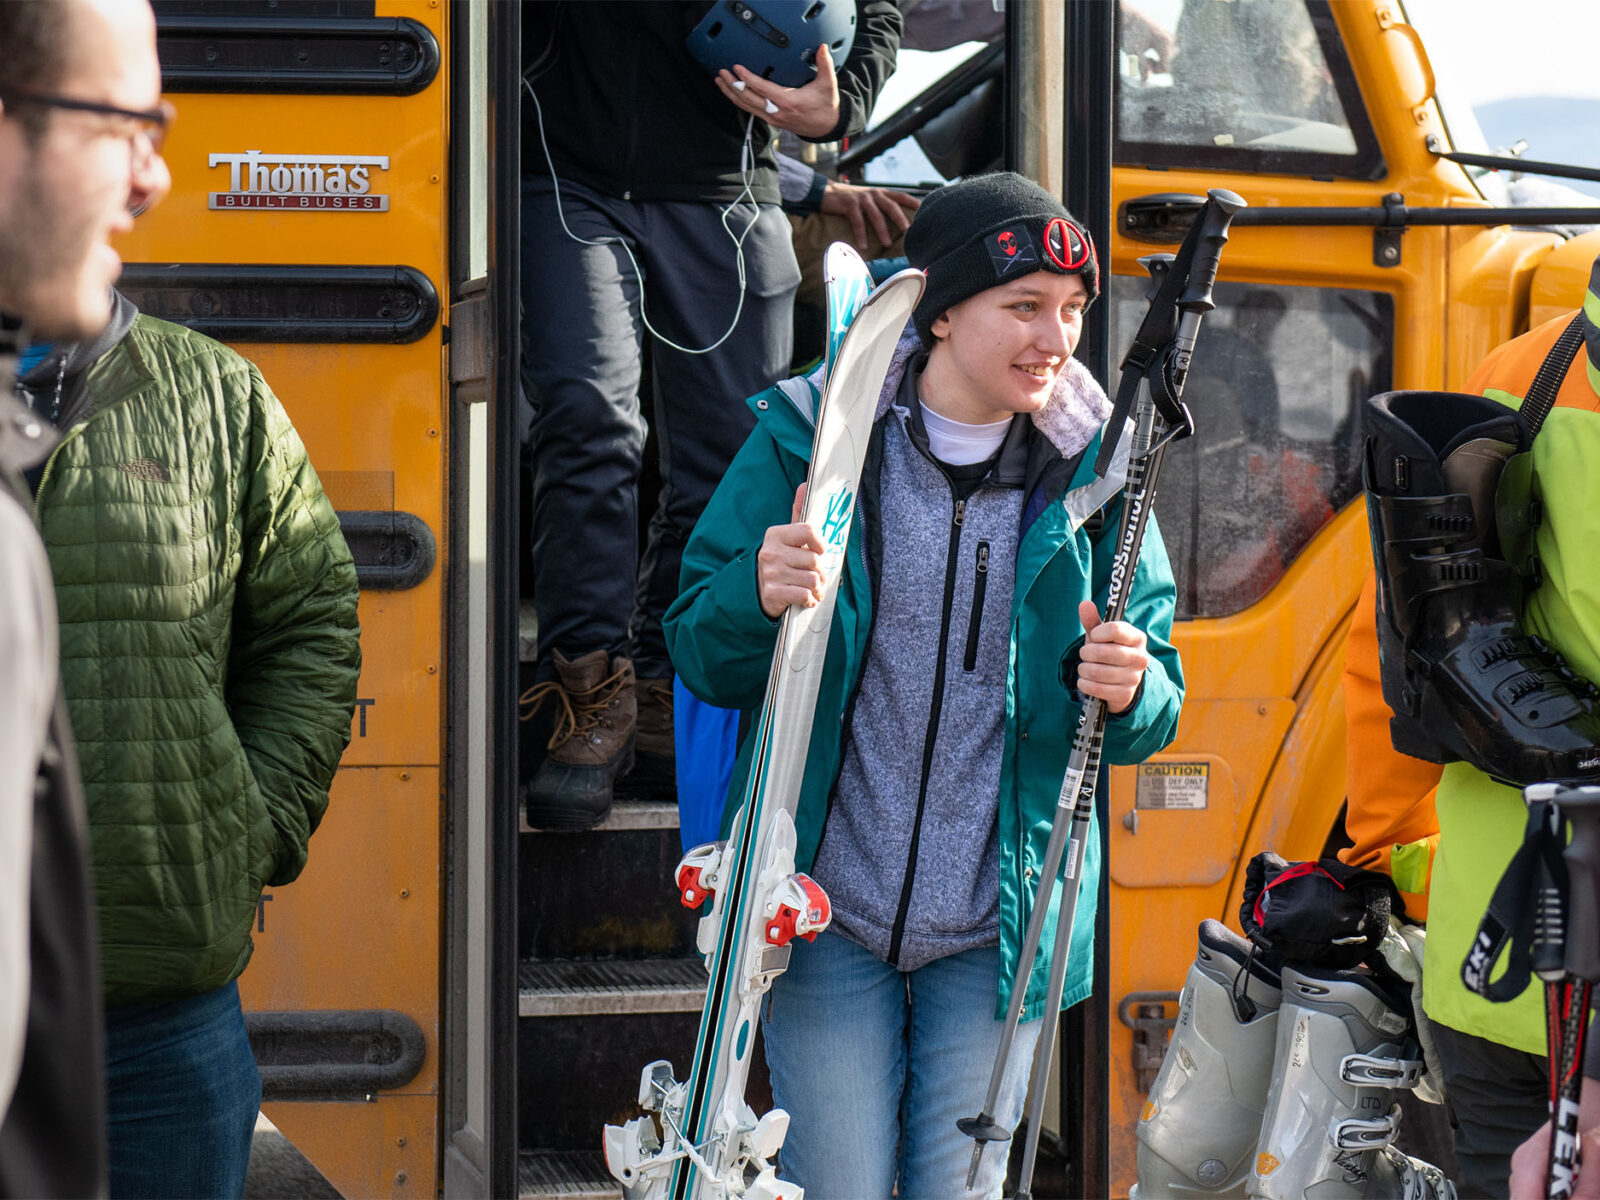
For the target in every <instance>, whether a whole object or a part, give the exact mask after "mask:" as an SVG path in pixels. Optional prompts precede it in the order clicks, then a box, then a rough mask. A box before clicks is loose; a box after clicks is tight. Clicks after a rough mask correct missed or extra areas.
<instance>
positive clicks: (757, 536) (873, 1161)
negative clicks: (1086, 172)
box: [666, 173, 1183, 1200]
mask: <svg viewBox="0 0 1600 1200" xmlns="http://www.w3.org/2000/svg"><path fill="white" fill-rule="evenodd" d="M906 253H907V255H908V257H909V258H910V260H911V263H912V265H913V266H918V267H922V268H924V269H925V270H926V271H927V276H928V284H927V290H926V291H925V293H924V295H923V298H922V301H921V303H920V304H919V305H918V307H917V310H916V313H915V315H914V318H913V321H912V328H908V329H907V330H906V331H905V334H904V335H903V336H902V338H901V341H900V345H899V347H898V349H897V351H896V353H895V356H894V359H893V361H892V364H891V366H890V368H889V374H888V378H887V380H886V381H885V384H884V388H883V391H882V393H881V395H880V397H879V399H878V405H877V419H876V421H875V423H874V425H873V427H872V435H871V439H870V442H869V444H868V448H867V453H866V466H865V469H864V471H863V475H862V479H861V484H860V488H859V492H858V511H859V513H860V518H859V519H857V520H856V521H854V522H853V524H852V527H851V531H850V542H851V544H850V545H849V546H848V547H847V548H846V550H845V554H844V562H845V564H846V565H845V567H844V568H843V569H844V572H845V573H844V576H843V578H842V579H841V580H840V583H839V588H838V593H837V609H836V611H835V614H834V618H833V623H832V626H831V630H832V632H831V634H830V644H829V651H828V659H827V664H826V667H825V669H824V672H823V678H822V683H821V687H820V691H819V694H818V699H817V704H816V711H817V714H818V715H817V722H816V726H815V730H814V732H813V734H812V739H811V749H810V753H809V754H808V756H807V759H806V766H805V774H804V778H803V780H802V782H801V785H800V796H799V801H798V807H797V810H796V813H795V825H796V834H797V839H798V844H797V847H796V850H795V862H796V865H797V867H798V868H799V869H800V870H802V871H806V872H808V873H809V874H810V875H811V876H812V877H813V878H814V879H815V880H816V881H817V882H818V883H819V884H821V885H822V887H823V889H824V890H825V891H826V892H827V893H828V897H829V900H830V902H831V906H832V913H833V920H832V924H831V926H830V927H829V929H828V930H827V931H826V932H825V933H823V934H822V935H821V936H820V937H818V938H817V940H816V941H815V942H814V943H813V944H810V945H797V946H796V947H795V950H794V954H793V957H792V958H791V959H790V962H789V966H788V969H787V970H786V971H785V972H784V973H783V974H781V975H779V976H778V977H777V978H776V979H775V980H774V982H773V985H772V992H771V995H770V997H769V999H768V1002H767V1003H766V1005H764V1007H763V1026H762V1027H763V1030H764V1034H765V1038H766V1052H767V1062H768V1065H769V1066H770V1068H771V1072H772V1092H773V1100H774V1102H775V1103H776V1104H777V1105H778V1106H779V1107H780V1108H783V1109H785V1110H787V1111H788V1113H789V1116H790V1119H791V1120H790V1126H789V1131H788V1134H787V1136H786V1138H785V1140H784V1144H783V1148H782V1151H781V1163H780V1168H779V1169H780V1171H781V1172H782V1173H783V1175H784V1177H785V1178H786V1179H788V1180H789V1181H790V1182H792V1183H794V1184H795V1185H797V1186H799V1187H802V1188H804V1189H805V1190H806V1193H807V1195H809V1196H813V1197H815V1198H816V1200H841V1198H846V1197H856V1196H880V1197H881V1196H889V1195H891V1194H895V1191H896V1189H898V1194H899V1195H901V1196H917V1197H924V1196H940V1197H954V1196H966V1197H974V1198H976V1197H982V1196H994V1197H998V1196H999V1195H1000V1187H1001V1183H1002V1179H1003V1175H1004V1171H1005V1165H1006V1164H1005V1156H1004V1155H1002V1154H989V1155H986V1156H985V1157H984V1159H983V1164H982V1170H981V1172H980V1174H979V1176H978V1178H977V1180H976V1182H975V1188H974V1189H973V1190H969V1189H968V1188H967V1169H968V1164H969V1163H970V1161H971V1156H972V1145H973V1144H972V1142H971V1141H970V1140H969V1139H968V1138H967V1137H966V1135H965V1134H963V1133H961V1132H960V1131H959V1130H958V1129H957V1128H956V1121H957V1119H958V1118H959V1117H962V1116H966V1115H968V1114H970V1113H971V1111H972V1105H973V1103H974V1102H975V1101H976V1100H977V1099H978V1098H979V1097H981V1096H983V1094H984V1090H985V1088H986V1086H987V1085H988V1082H989V1076H990V1072H991V1070H992V1068H993V1065H994V1060H995V1053H996V1049H997V1047H998V1043H999V1040H1000V1035H1001V1030H1002V1027H1003V1024H1004V1022H1003V1020H1002V1018H1003V1015H1004V1014H1005V1012H1006V1011H1007V1009H1008V1007H1009V1006H1010V1005H1011V1004H1015V1003H1018V1002H1019V1001H1021V1002H1022V1003H1023V1004H1024V1008H1023V1013H1022V1015H1023V1019H1024V1022H1025V1023H1024V1024H1022V1025H1021V1026H1019V1028H1018V1030H1017V1041H1016V1044H1015V1049H1014V1052H1013V1053H1012V1055H1011V1058H1010V1064H1011V1065H1010V1070H1009V1073H1008V1075H1007V1077H1006V1079H1005V1081H1004V1083H1003V1086H1002V1090H1001V1095H1000V1103H999V1105H998V1107H997V1108H996V1110H995V1113H996V1116H997V1118H998V1120H999V1121H1000V1123H1001V1124H1002V1125H1005V1126H1006V1127H1007V1128H1011V1127H1014V1126H1015V1124H1016V1122H1017V1120H1018V1118H1019V1116H1020V1114H1021V1108H1022V1101H1023V1093H1024V1090H1025V1089H1026V1086H1027V1081H1028V1069H1029V1063H1030V1061H1031V1058H1032V1055H1031V1054H1030V1053H1029V1051H1030V1050H1031V1048H1032V1046H1033V1044H1034V1042H1035V1041H1036V1039H1037V1038H1038V1035H1039V1024H1040V1023H1039V1022H1038V1021H1037V1020H1036V1019H1035V1018H1037V1017H1039V1016H1041V1015H1042V1013H1041V1009H1042V1008H1043V1005H1044V997H1045V994H1046V992H1047V987H1046V976H1047V975H1048V973H1049V964H1050V958H1051V947H1050V945H1049V943H1050V942H1051V941H1052V940H1053V938H1054V934H1053V932H1051V930H1053V926H1050V927H1047V932H1046V936H1045V939H1044V941H1045V944H1043V945H1041V946H1040V949H1039V956H1038V960H1037V962H1036V964H1035V969H1034V975H1033V977H1032V979H1031V980H1030V981H1029V987H1028V994H1027V996H1026V997H1025V998H1013V997H1011V996H1010V995H1009V994H1008V993H1009V988H1010V985H1011V980H1012V975H1013V972H1014V970H1015V964H1016V961H1017V956H1018V953H1019V950H1020V946H1021V942H1022V937H1023V926H1024V919H1025V916H1026V912H1025V909H1026V906H1027V905H1028V904H1029V902H1030V901H1031V899H1032V897H1033V895H1034V888H1035V882H1034V880H1035V876H1036V874H1037V871H1038V864H1039V863H1040V862H1041V861H1042V858H1043V854H1044V849H1045V843H1046V841H1047V840H1048V837H1049V832H1050V825H1051V817H1052V815H1053V814H1054V812H1055V808H1056V797H1057V794H1058V791H1059V789H1060V786H1061V779H1062V775H1063V772H1064V770H1065V768H1066V763H1067V758H1068V755H1069V752H1070V748H1071V743H1072V732H1073V729H1074V727H1075V726H1076V723H1077V719H1078V716H1079V713H1080V711H1081V705H1082V702H1083V699H1084V698H1085V697H1086V696H1097V697H1099V698H1100V699H1102V700H1104V701H1105V702H1106V704H1107V706H1108V710H1109V712H1110V713H1111V714H1112V715H1111V717H1110V720H1109V721H1108V723H1107V726H1106V736H1105V750H1104V755H1105V761H1107V762H1110V763H1133V762H1139V761H1142V760H1143V759H1144V758H1146V757H1148V756H1149V755H1150V754H1152V753H1154V752H1155V751H1157V750H1159V749H1160V748H1161V747H1163V746H1165V745H1166V744H1167V743H1168V742H1169V741H1171V739H1172V737H1173V735H1174V733H1175V732H1176V730H1177V721H1178V709H1179V707H1180V705H1181V703H1182V700H1183V674H1182V670H1181V668H1180V666H1179V663H1178V655H1177V652H1176V651H1175V650H1174V649H1173V648H1172V646H1171V644H1170V641H1169V638H1170V634H1171V628H1172V616H1173V608H1174V599H1175V589H1174V586H1173V581H1172V573H1171V568H1170V567H1169V565H1168V562H1167V556H1166V553H1165V550H1164V548H1163V547H1162V545H1161V539H1160V536H1159V533H1154V530H1153V527H1152V532H1153V533H1154V536H1151V537H1149V538H1147V539H1146V541H1145V543H1144V553H1143V554H1142V555H1141V556H1140V558H1139V562H1138V566H1137V568H1136V570H1135V573H1134V578H1133V581H1132V585H1131V588H1130V592H1129V595H1130V603H1129V605H1128V608H1127V619H1126V620H1123V621H1111V622H1105V621H1102V620H1101V617H1100V613H1101V612H1102V611H1103V606H1104V604H1105V602H1106V597H1107V594H1108V590H1109V584H1110V572H1111V565H1112V559H1113V557H1114V545H1113V543H1115V541H1116V531H1117V528H1118V525H1117V521H1116V519H1115V509H1114V506H1115V505H1116V504H1117V503H1118V501H1116V500H1114V499H1112V497H1113V496H1114V495H1115V494H1116V493H1117V492H1118V490H1119V488H1120V480H1118V479H1116V477H1115V475H1113V478H1112V480H1111V481H1110V482H1108V481H1106V480H1102V479H1100V478H1099V477H1098V476H1096V474H1095V472H1094V459H1095V455H1096V452H1097V451H1098V448H1099V445H1100V439H1101V437H1102V432H1103V431H1102V425H1103V422H1105V420H1106V418H1107V417H1108V416H1109V415H1110V412H1111V403H1110V401H1109V400H1108V399H1107V398H1106V395H1105V393H1104V392H1102V391H1101V389H1100V387H1099V385H1098V384H1097V383H1096V382H1095V380H1094V378H1093V376H1091V375H1090V373H1089V371H1088V370H1087V369H1086V368H1085V367H1084V366H1083V365H1082V364H1081V363H1079V362H1078V361H1077V360H1076V359H1074V358H1073V357H1072V352H1073V350H1074V348H1075V347H1076V346H1077V343H1078V337H1079V334H1080V333H1081V331H1082V322H1083V313H1084V310H1085V309H1086V308H1087V307H1088V305H1089V304H1090V303H1091V302H1092V301H1093V299H1094V298H1095V295H1096V294H1097V293H1098V291H1099V288H1100V274H1099V263H1098V260H1097V257H1096V255H1095V252H1094V248H1093V245H1092V244H1091V242H1090V240H1089V237H1088V235H1087V234H1086V233H1085V232H1084V231H1083V229H1082V227H1081V226H1080V225H1078V223H1077V222H1076V221H1075V220H1073V218H1072V216H1071V214H1069V213H1068V212H1067V210H1066V209H1065V208H1063V207H1062V206H1061V204H1060V203H1059V201H1057V200H1056V199H1055V198H1054V197H1053V196H1051V195H1050V194H1049V193H1047V192H1046V191H1044V190H1043V189H1042V188H1040V187H1039V186H1038V185H1036V184H1034V183H1032V182H1030V181H1029V180H1027V179H1024V178H1022V177H1021V176H1020V175H1014V174H1010V173H998V174H993V175H979V176H974V177H971V178H968V179H965V180H962V181H960V182H959V183H953V184H950V185H948V186H947V187H944V188H942V189H940V190H939V191H936V192H934V193H933V194H932V195H931V196H929V197H928V198H927V199H926V200H925V201H924V202H923V204H922V207H921V208H920V209H918V210H917V215H916V217H915V219H913V221H912V223H911V228H910V230H908V231H907V233H906ZM820 382H821V381H820V379H819V378H818V377H816V376H812V377H810V378H800V379H792V380H786V381H784V382H783V383H780V384H779V385H777V386H776V387H773V388H770V389H768V390H767V391H765V392H763V393H761V394H760V395H758V396H756V397H753V398H752V400H751V402H750V403H751V405H752V409H753V411H754V412H755V414H756V418H757V426H756V429H755V431H754V432H753V433H752V434H751V435H750V438H749V440H748V441H747V442H746V443H745V445H744V448H743V449H741V450H740V451H739V455H738V457H737V458H736V459H735V460H734V463H733V466H732V467H731V468H730V469H729V472H728V475H727V478H725V479H724V480H723V482H722V485H721V486H720V487H719V488H718V489H717V491H716V493H715V495H713V496H712V498H711V502H710V504H709V505H708V506H707V508H706V512H705V515H704V516H703V517H702V518H701V520H700V524H699V525H698V526H697V527H696V529H695V532H694V535H693V536H692V537H691V538H690V541H689V546H688V549H687V551H686V552H685V554H684V568H683V595H682V596H680V597H679V599H678V600H677V602H676V603H675V604H674V605H673V606H672V608H671V609H670V610H669V611H668V614H667V621H666V632H667V642H668V645H669V646H670V648H671V651H672V662H673V665H674V666H675V667H676V668H677V670H678V673H679V676H680V678H681V680H682V681H683V683H684V684H685V685H686V686H687V687H688V688H689V689H690V690H691V691H692V692H693V693H694V694H695V695H697V696H699V697H700V698H701V699H703V700H705V701H706V702H708V703H711V704H716V705H720V706H723V707H729V708H739V709H742V710H745V711H746V712H754V711H755V710H757V709H758V708H759V706H760V704H761V701H762V696H763V693H764V690H765V686H766V681H767V664H768V662H769V661H770V659H771V655H772V649H773V645H774V643H775V640H776V637H777V631H778V619H779V617H780V616H781V615H782V614H783V612H784V609H785V608H787V607H788V606H790V605H800V606H802V607H810V606H812V605H814V604H815V603H817V600H818V597H819V595H820V593H821V590H822V584H823V577H822V570H823V566H822V563H823V560H822V551H823V543H822V541H821V538H820V535H819V534H818V532H817V530H816V529H814V528H813V527H811V526H810V525H807V524H804V523H802V522H800V519H799V513H800V511H801V505H802V499H801V495H800V490H799V488H800V487H801V486H803V485H802V484H801V481H802V480H803V479H804V478H805V475H806V470H807V465H808V464H807V458H808V456H809V453H810V447H811V444H812V428H811V419H812V411H813V405H814V403H815V400H814V397H815V396H816V395H817V394H818V388H819V386H820ZM1108 502H1109V503H1110V504H1111V505H1112V506H1113V512H1112V513H1111V514H1110V515H1111V519H1110V520H1107V521H1106V522H1105V523H1104V524H1103V525H1100V526H1098V527H1096V526H1095V525H1094V523H1092V522H1089V520H1088V519H1089V518H1090V517H1091V516H1093V515H1094V514H1095V513H1096V512H1097V511H1098V510H1100V509H1101V508H1102V507H1103V506H1105V505H1106V504H1107V503H1108ZM1152 519H1153V518H1152ZM756 724H757V723H756V722H754V721H752V722H751V725H750V728H751V729H752V730H753V729H754V728H755V726H756ZM911 731H915V732H911ZM750 740H751V741H753V740H754V739H753V738H752V739H750ZM751 756H752V746H751V745H750V744H749V742H748V741H747V744H746V745H745V746H744V747H742V748H741V752H740V757H739V760H738V763H737V765H736V766H735V769H734V772H733V780H732V783H731V785H730V787H729V791H728V802H727V809H726V812H725V814H724V829H725V830H726V828H727V824H728V822H729V821H731V819H732V814H733V812H734V811H735V810H736V809H737V807H738V804H739V802H740V800H741V798H742V796H743V793H744V788H745V776H746V774H747V773H748V771H749V770H750V761H751ZM1098 847H1099V842H1098V839H1097V838H1094V837H1091V838H1090V841H1089V845H1088V853H1087V858H1086V861H1085V864H1084V872H1083V878H1082V880H1081V881H1080V884H1081V892H1080V903H1081V904H1082V905H1084V906H1085V907H1086V908H1087V911H1086V912H1085V911H1080V912H1079V914H1078V918H1077V921H1076V924H1075V927H1074V930H1073V935H1072V937H1073V946H1072V953H1071V956H1070V959H1069V963H1070V969H1069V973H1068V977H1067V981H1066V990H1065V993H1064V996H1065V1004H1067V1005H1071V1004H1076V1003H1077V1002H1078V1001H1080V1000H1082V999H1083V998H1084V997H1085V996H1087V995H1088V993H1089V990H1090V987H1091V983H1092V980H1091V974H1092V972H1091V965H1092V963H1093V958H1094V956H1093V948H1092V940H1093V936H1094V923H1095V922H1094V905H1095V896H1096V892H1097V887H1098V880H1099V873H1100V854H1099V849H1098Z"/></svg>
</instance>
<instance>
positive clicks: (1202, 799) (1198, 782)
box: [1133, 762, 1211, 809]
mask: <svg viewBox="0 0 1600 1200" xmlns="http://www.w3.org/2000/svg"><path fill="white" fill-rule="evenodd" d="M1135 770H1136V775H1135V779H1134V793H1133V806H1134V808H1167V809H1201V808H1205V807H1207V805H1208V802H1209V799H1210V791H1211V764H1210V763H1204V762H1147V763H1140V764H1139V766H1138V767H1137V768H1136V769H1135Z"/></svg>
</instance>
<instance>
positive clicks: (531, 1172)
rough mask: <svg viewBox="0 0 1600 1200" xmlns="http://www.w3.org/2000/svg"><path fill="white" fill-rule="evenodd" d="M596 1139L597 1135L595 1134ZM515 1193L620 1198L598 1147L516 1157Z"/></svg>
mask: <svg viewBox="0 0 1600 1200" xmlns="http://www.w3.org/2000/svg"><path fill="white" fill-rule="evenodd" d="M595 1136H596V1139H597V1140H598V1137H599V1135H598V1134H596V1135H595ZM517 1194H518V1196H519V1197H521V1200H528V1197H530V1196H583V1197H593V1198H594V1200H622V1188H621V1187H620V1186H619V1185H618V1184H617V1181H616V1180H615V1179H613V1178H611V1173H610V1172H609V1171H607V1170H606V1161H605V1156H604V1155H603V1154H601V1153H600V1151H598V1150H536V1151H528V1152H525V1153H523V1154H520V1155H518V1157H517Z"/></svg>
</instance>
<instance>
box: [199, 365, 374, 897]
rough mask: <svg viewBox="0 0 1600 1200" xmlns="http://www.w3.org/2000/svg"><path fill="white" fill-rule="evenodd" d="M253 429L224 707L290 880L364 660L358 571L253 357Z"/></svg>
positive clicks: (283, 875)
mask: <svg viewBox="0 0 1600 1200" xmlns="http://www.w3.org/2000/svg"><path fill="white" fill-rule="evenodd" d="M249 403H250V438H249V446H248V449H247V451H246V459H245V462H244V463H243V464H242V469H243V470H244V472H245V477H246V480H247V483H246V486H245V500H244V506H245V507H244V520H243V526H244V529H243V535H244V543H243V546H242V547H241V550H242V562H241V564H240V572H239V580H238V587H237V591H236V594H235V599H234V614H233V649H232V652H231V655H230V658H229V662H228V688H227V695H228V707H229V710H230V712H231V713H232V716H233V723H234V728H235V730H236V731H237V733H238V736H239V740H240V742H241V743H242V744H243V746H244V750H245V754H246V756H247V757H248V758H249V761H250V768H251V771H252V773H253V774H254V776H255V781H256V784H257V786H258V787H259V788H260V789H261V794H262V797H263V798H264V800H265V801H266V805H267V810H268V812H269V814H270V815H271V818H272V824H273V827H274V828H275V830H276V831H277V834H278V847H277V853H276V855H275V857H274V861H273V863H272V864H271V867H270V873H269V875H268V878H267V882H268V883H269V884H271V885H273V886H277V885H281V884H285V883H289V882H290V881H291V880H293V879H294V878H295V877H296V876H297V875H299V874H300V871H301V869H302V868H303V867H304V866H305V863H306V844H307V842H308V841H309V839H310V837H311V834H312V831H313V830H315V829H316V827H317V823H318V822H319V821H321V819H322V814H323V813H324V812H325V811H326V810H327V807H328V787H329V785H330V784H331V783H332V782H333V773H334V770H335V768H337V767H338V765H339V757H340V755H341V754H343V753H344V748H345V745H346V744H347V743H348V742H349V740H350V716H351V713H352V712H353V711H354V709H355V698H356V678H357V676H358V674H359V673H360V668H361V646H360V641H359V638H360V628H359V625H358V623H357V618H356V598H357V585H356V572H355V565H354V563H353V562H352V561H351V558H350V550H349V547H348V546H346V545H345V540H344V535H343V534H342V533H341V532H340V531H339V521H338V518H337V516H336V515H335V514H334V510H333V505H332V504H330V503H329V502H328V498H327V497H326V496H324V495H323V493H322V484H321V483H320V481H319V480H318V479H317V473H316V471H314V470H313V469H312V467H311V462H310V460H309V459H308V458H307V457H306V450H305V446H304V445H302V444H301V441H300V436H299V435H298V434H297V433H296V432H295V430H294V427H293V426H292V425H291V424H290V423H289V417H288V414H287V413H285V412H284V410H283V406H282V405H281V404H279V402H278V399H277V397H276V396H274V395H273V394H272V391H271V389H269V388H268V387H267V385H266V381H265V380H263V379H262V378H261V374H260V372H259V371H257V370H256V369H255V368H254V367H251V368H250V400H249Z"/></svg>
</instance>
